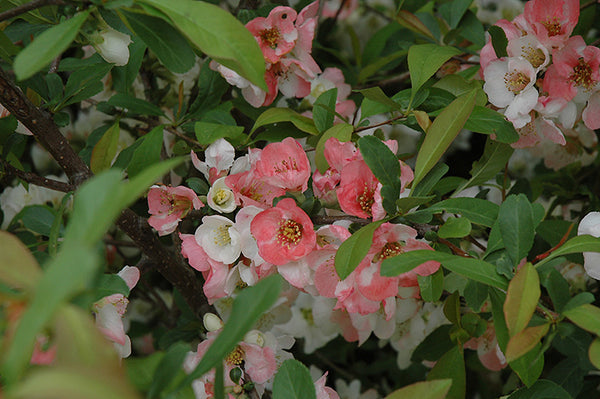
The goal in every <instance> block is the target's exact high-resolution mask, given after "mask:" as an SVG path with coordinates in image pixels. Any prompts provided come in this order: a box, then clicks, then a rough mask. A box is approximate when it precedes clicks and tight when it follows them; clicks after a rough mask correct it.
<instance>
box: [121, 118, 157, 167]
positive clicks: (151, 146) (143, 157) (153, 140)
mask: <svg viewBox="0 0 600 399" xmlns="http://www.w3.org/2000/svg"><path fill="white" fill-rule="evenodd" d="M138 140H141V143H140V145H139V146H138V147H137V148H136V149H135V150H134V151H133V155H132V156H131V160H130V161H129V164H128V165H127V174H128V175H129V177H130V178H131V177H134V176H137V175H138V174H140V172H142V171H143V170H144V169H146V168H147V167H149V166H151V165H155V164H158V163H159V162H160V154H161V151H162V148H163V126H157V127H155V128H154V129H152V130H151V131H150V132H148V133H146V135H145V136H143V137H141V138H139V139H138Z"/></svg>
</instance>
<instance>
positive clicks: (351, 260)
mask: <svg viewBox="0 0 600 399" xmlns="http://www.w3.org/2000/svg"><path fill="white" fill-rule="evenodd" d="M383 222H384V221H383V220H380V221H377V222H373V223H369V224H368V225H366V226H363V227H361V228H360V230H358V231H357V232H356V233H354V234H352V236H351V237H350V238H348V239H347V240H346V241H344V242H343V243H342V245H340V248H339V249H338V251H337V252H336V254H335V261H334V264H335V270H336V271H337V274H338V276H340V279H345V278H346V277H348V276H349V275H350V273H352V272H353V271H354V269H356V267H357V266H358V265H359V263H360V262H361V261H362V260H363V259H364V258H365V256H367V252H369V249H370V248H371V242H372V241H373V233H374V232H375V230H376V229H377V228H378V227H379V226H381V224H382V223H383ZM415 267H416V266H415ZM382 270H383V269H382ZM382 273H383V271H382Z"/></svg>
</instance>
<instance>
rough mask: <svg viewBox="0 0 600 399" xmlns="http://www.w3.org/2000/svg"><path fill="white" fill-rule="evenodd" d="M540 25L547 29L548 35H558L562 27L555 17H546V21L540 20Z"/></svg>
mask: <svg viewBox="0 0 600 399" xmlns="http://www.w3.org/2000/svg"><path fill="white" fill-rule="evenodd" d="M542 25H544V27H546V30H547V31H548V37H552V36H556V35H560V33H561V30H562V29H561V26H560V22H559V21H558V18H557V17H554V18H548V19H547V20H546V21H544V22H542Z"/></svg>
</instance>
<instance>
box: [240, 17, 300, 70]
mask: <svg viewBox="0 0 600 399" xmlns="http://www.w3.org/2000/svg"><path fill="white" fill-rule="evenodd" d="M296 17H297V13H296V11H295V10H294V9H293V8H290V7H284V6H279V7H275V8H273V9H272V10H271V12H270V13H269V15H268V17H266V18H263V17H257V18H254V19H253V20H252V21H250V22H248V23H247V24H246V28H247V29H248V30H249V31H250V33H252V35H253V36H254V38H255V39H256V41H257V42H258V45H259V46H260V49H261V51H262V52H263V56H264V57H265V60H266V61H268V62H270V63H273V64H274V63H276V62H278V61H279V60H280V59H281V57H282V56H284V55H285V54H287V53H289V52H290V51H292V49H293V48H294V46H295V45H296V39H297V38H298V30H297V29H296V26H295V25H294V21H295V20H296Z"/></svg>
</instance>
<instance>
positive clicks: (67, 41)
mask: <svg viewBox="0 0 600 399" xmlns="http://www.w3.org/2000/svg"><path fill="white" fill-rule="evenodd" d="M89 14H90V11H89V10H86V11H82V12H80V13H78V14H76V15H75V16H73V17H72V18H70V19H68V20H66V21H64V22H62V23H60V24H58V25H55V26H53V27H51V28H49V29H47V30H46V31H44V32H43V33H41V34H40V35H39V36H37V37H36V38H35V39H34V40H33V41H32V42H31V43H30V44H29V46H27V47H25V48H24V49H23V50H22V51H21V52H20V53H19V54H17V56H16V57H15V63H14V65H13V66H14V70H15V74H16V75H17V79H18V80H24V79H27V78H29V77H31V76H32V75H33V74H34V73H36V72H38V71H39V70H41V69H42V68H44V67H45V66H47V65H48V64H49V63H50V62H52V60H53V59H55V58H56V57H58V56H59V55H60V54H61V53H62V52H63V51H65V50H66V49H67V48H68V47H69V46H70V45H71V42H72V41H73V40H75V37H77V33H78V32H79V28H81V25H83V23H84V22H85V20H86V19H87V17H88V15H89Z"/></svg>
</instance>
